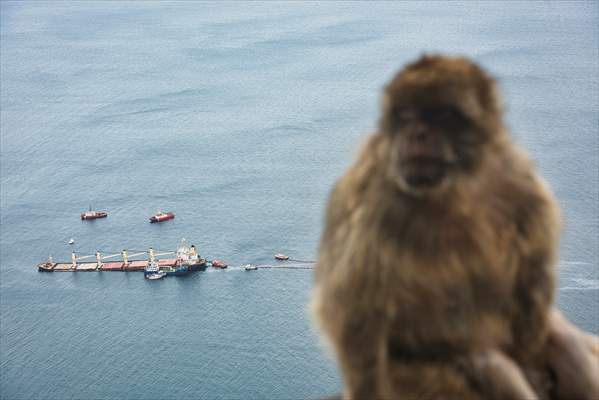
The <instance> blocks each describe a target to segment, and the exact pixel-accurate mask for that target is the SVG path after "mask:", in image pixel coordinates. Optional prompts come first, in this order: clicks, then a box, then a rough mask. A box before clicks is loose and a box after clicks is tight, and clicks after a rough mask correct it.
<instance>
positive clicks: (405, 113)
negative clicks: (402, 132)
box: [394, 107, 419, 125]
mask: <svg viewBox="0 0 599 400" xmlns="http://www.w3.org/2000/svg"><path fill="white" fill-rule="evenodd" d="M394 114H395V119H396V120H397V122H398V123H399V124H400V125H406V124H409V123H410V122H414V121H416V120H417V119H418V118H419V114H418V111H417V110H416V109H413V108H407V107H400V108H396V109H395V113H394Z"/></svg>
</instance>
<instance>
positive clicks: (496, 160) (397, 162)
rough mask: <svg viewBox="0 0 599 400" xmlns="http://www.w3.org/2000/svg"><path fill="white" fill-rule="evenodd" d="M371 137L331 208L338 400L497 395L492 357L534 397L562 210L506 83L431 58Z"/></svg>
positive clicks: (315, 304) (454, 60) (320, 295)
mask: <svg viewBox="0 0 599 400" xmlns="http://www.w3.org/2000/svg"><path fill="white" fill-rule="evenodd" d="M381 108H382V112H381V117H380V119H379V123H378V128H377V130H376V131H375V132H374V133H373V134H371V135H370V136H369V137H368V139H367V140H366V143H365V144H364V145H363V147H362V149H361V151H360V152H359V154H358V157H357V159H356V161H355V162H354V164H353V165H351V166H350V167H349V169H348V171H347V172H346V173H345V174H344V175H343V176H342V177H341V178H340V179H339V180H338V181H337V182H336V184H335V185H334V187H333V189H332V192H331V194H330V198H329V201H328V205H327V208H326V215H325V226H324V229H323V233H322V236H321V240H320V244H319V249H318V258H317V262H316V267H315V274H314V276H315V278H314V290H313V295H312V301H311V307H312V311H313V314H314V316H315V319H316V321H317V323H318V325H319V326H320V328H321V329H322V331H323V332H324V333H325V336H326V338H327V339H328V341H329V342H330V344H331V345H332V347H333V350H334V353H335V355H336V358H337V362H338V365H339V368H340V370H341V375H342V380H343V395H344V398H345V399H348V400H354V399H454V398H455V399H492V398H497V397H501V396H499V395H498V394H496V393H495V394H494V393H490V392H491V391H492V388H490V387H488V386H486V385H484V384H481V383H480V380H477V379H476V370H475V369H476V363H475V362H473V361H472V360H473V359H474V358H475V357H476V355H477V354H480V353H483V352H485V351H488V350H489V349H498V350H500V351H501V352H502V353H503V354H506V355H507V356H509V357H510V358H511V359H513V360H515V362H516V363H517V365H518V366H519V367H521V368H522V371H524V374H525V376H526V378H527V381H528V382H529V383H530V385H531V387H532V388H533V390H534V392H535V394H536V395H537V396H538V397H539V398H541V399H544V398H549V397H550V396H551V394H550V392H551V379H550V376H549V375H550V374H549V373H548V372H547V368H546V361H545V359H544V352H543V349H544V346H545V344H546V338H547V331H548V313H549V311H550V309H551V307H552V303H553V300H554V288H555V271H554V264H555V261H556V257H557V248H558V241H559V235H560V232H561V225H562V223H561V211H560V209H559V206H558V204H557V201H556V199H555V197H554V195H553V194H552V192H551V191H550V189H549V187H548V185H547V184H546V183H545V181H544V180H543V179H542V178H541V177H540V176H539V175H538V174H537V172H536V168H535V166H534V164H533V162H532V161H531V160H530V158H529V157H528V156H527V154H526V153H525V152H524V150H522V149H521V148H520V147H519V146H517V145H516V144H515V143H514V141H513V140H512V139H511V137H510V135H509V133H508V129H507V127H506V124H505V123H504V117H503V115H504V106H503V103H502V100H501V97H500V94H499V90H498V83H497V82H496V80H495V79H494V78H493V77H492V76H491V75H490V74H489V73H488V72H487V71H486V70H484V69H483V68H482V67H480V66H479V65H478V64H476V63H475V62H473V61H471V60H469V59H467V58H465V57H453V56H444V55H436V54H434V55H423V56H422V57H421V58H419V59H417V60H415V61H413V62H412V63H410V64H408V65H407V66H406V67H405V68H403V69H402V70H401V71H399V72H398V73H397V75H396V76H395V77H394V78H393V79H392V80H391V82H390V83H389V84H388V85H387V86H386V87H385V88H384V91H383V99H382V107H381Z"/></svg>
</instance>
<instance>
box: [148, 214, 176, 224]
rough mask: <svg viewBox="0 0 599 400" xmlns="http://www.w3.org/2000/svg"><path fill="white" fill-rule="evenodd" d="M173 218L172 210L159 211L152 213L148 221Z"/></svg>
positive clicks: (161, 220)
mask: <svg viewBox="0 0 599 400" xmlns="http://www.w3.org/2000/svg"><path fill="white" fill-rule="evenodd" d="M173 218H175V214H173V213H172V212H170V211H169V212H166V213H165V212H162V211H159V212H157V213H156V214H154V215H152V216H151V217H150V222H151V223H154V222H163V221H168V220H169V219H173Z"/></svg>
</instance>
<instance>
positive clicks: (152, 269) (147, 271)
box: [144, 260, 161, 279]
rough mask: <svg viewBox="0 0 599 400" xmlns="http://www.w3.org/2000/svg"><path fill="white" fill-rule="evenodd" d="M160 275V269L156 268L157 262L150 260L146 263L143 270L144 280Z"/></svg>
mask: <svg viewBox="0 0 599 400" xmlns="http://www.w3.org/2000/svg"><path fill="white" fill-rule="evenodd" d="M160 273H161V271H160V267H159V266H158V261H156V260H150V261H149V262H148V265H146V267H145V268H144V278H146V279H150V276H152V275H155V274H160ZM154 279H157V278H154Z"/></svg>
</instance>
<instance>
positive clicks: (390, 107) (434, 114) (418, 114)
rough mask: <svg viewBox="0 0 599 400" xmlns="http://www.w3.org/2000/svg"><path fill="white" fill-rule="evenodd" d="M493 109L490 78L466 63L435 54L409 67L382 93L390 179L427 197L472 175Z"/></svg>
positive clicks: (488, 137)
mask: <svg viewBox="0 0 599 400" xmlns="http://www.w3.org/2000/svg"><path fill="white" fill-rule="evenodd" d="M431 60H432V61H431ZM487 98H488V99H487ZM485 102H487V103H489V104H490V106H489V105H487V104H485ZM495 108H496V103H495V99H494V93H493V87H492V81H491V80H490V79H489V78H487V77H486V76H485V75H484V73H482V71H480V70H479V69H478V67H476V66H473V65H472V64H470V63H468V64H466V65H463V64H462V62H461V61H460V62H457V63H456V60H455V59H446V58H442V57H438V58H430V59H425V61H421V62H420V65H419V64H416V66H409V67H408V68H407V69H406V70H404V71H402V73H400V74H399V75H398V77H397V78H396V79H395V80H394V81H392V82H391V84H390V85H389V86H388V87H387V91H386V94H385V104H384V110H383V118H382V120H381V131H382V133H383V134H384V135H386V137H387V139H388V140H387V143H389V149H388V151H389V152H390V153H389V155H390V156H389V158H388V159H389V163H390V165H389V173H390V176H391V178H392V179H393V180H394V181H395V182H396V183H397V184H398V185H399V188H400V189H401V190H402V191H404V192H408V193H410V194H414V195H427V194H431V193H438V192H440V191H443V190H445V189H447V188H449V187H451V185H452V184H453V183H454V182H455V181H456V178H458V177H462V176H466V177H467V176H472V175H473V172H474V170H475V169H476V168H477V166H478V165H479V161H480V159H481V157H482V154H483V153H484V152H485V151H486V150H485V149H484V148H485V147H486V145H487V144H488V143H490V142H491V141H492V138H493V135H494V131H497V130H498V128H497V117H498V115H499V112H498V111H496V110H495Z"/></svg>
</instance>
